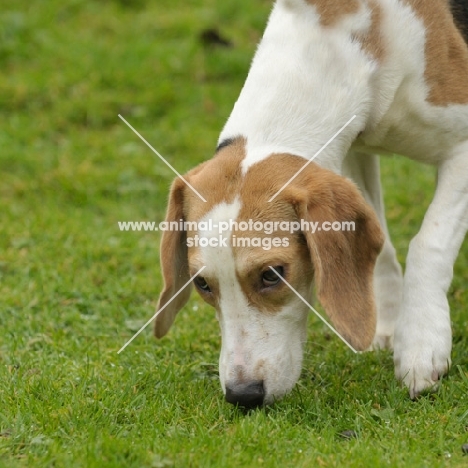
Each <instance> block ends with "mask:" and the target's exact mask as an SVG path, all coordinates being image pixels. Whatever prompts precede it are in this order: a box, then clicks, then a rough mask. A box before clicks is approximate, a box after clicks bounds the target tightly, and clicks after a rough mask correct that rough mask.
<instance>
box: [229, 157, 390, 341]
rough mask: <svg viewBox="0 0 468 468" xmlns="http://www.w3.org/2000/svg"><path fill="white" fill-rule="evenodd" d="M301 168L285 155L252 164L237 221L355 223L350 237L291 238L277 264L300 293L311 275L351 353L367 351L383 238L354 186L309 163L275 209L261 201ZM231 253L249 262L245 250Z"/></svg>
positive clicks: (307, 235)
mask: <svg viewBox="0 0 468 468" xmlns="http://www.w3.org/2000/svg"><path fill="white" fill-rule="evenodd" d="M303 165H304V159H302V158H299V157H297V156H291V155H287V154H281V155H273V156H271V157H269V158H267V159H266V160H264V161H261V162H259V163H257V164H255V165H253V166H252V167H251V168H250V170H249V171H248V172H247V174H246V180H245V182H244V184H243V186H242V190H241V198H242V201H243V204H242V210H241V213H240V215H239V219H259V218H262V217H264V218H265V219H271V218H273V219H283V220H288V221H289V220H301V219H304V220H307V221H318V222H319V223H323V222H325V221H329V222H333V221H341V222H342V221H354V222H355V225H356V230H355V231H354V232H344V231H338V232H337V231H332V230H330V231H316V232H315V234H312V233H311V232H310V231H309V232H304V233H302V234H303V237H302V242H301V240H300V239H301V238H300V237H298V236H296V238H295V239H292V241H293V242H292V248H290V249H289V250H288V249H283V252H282V253H278V254H276V258H278V259H279V260H282V258H281V255H282V256H283V257H286V259H285V260H283V261H284V262H285V263H286V265H287V267H288V266H290V272H289V274H290V275H292V277H289V278H286V279H287V280H288V282H290V283H291V284H292V285H293V287H295V288H297V289H299V288H301V289H299V290H304V288H306V287H307V285H306V284H304V282H310V278H311V275H312V272H313V271H314V273H315V283H316V289H317V293H318V297H319V300H320V302H321V303H322V305H323V306H324V308H325V310H326V311H327V314H328V316H329V317H330V319H331V320H332V322H333V323H334V325H335V327H336V328H337V330H338V331H339V332H340V333H341V334H342V335H343V336H344V337H345V338H346V339H347V340H348V341H349V342H350V343H351V344H352V345H353V346H354V347H356V348H357V349H366V348H367V347H369V346H370V344H371V342H372V339H373V337H374V334H375V326H376V314H375V303H374V294H373V270H374V265H375V261H376V259H377V256H378V254H379V252H380V250H381V248H382V245H383V240H384V238H383V234H382V231H381V229H380V225H379V222H378V220H377V218H376V215H375V214H374V212H373V211H372V209H371V208H370V207H369V206H368V205H367V203H366V202H365V201H364V199H363V197H362V195H361V194H360V193H359V191H358V190H357V188H356V187H355V186H354V184H352V183H351V182H350V181H348V180H347V179H345V178H343V177H340V176H338V175H336V174H334V173H333V172H331V171H328V170H326V169H323V168H321V167H319V166H317V165H316V164H314V163H311V164H309V166H308V167H307V168H306V170H304V171H303V172H301V173H300V174H299V176H298V177H297V178H296V179H294V181H293V182H292V183H291V184H290V185H289V186H288V187H287V188H286V189H285V190H284V192H283V193H282V194H281V195H280V196H279V197H277V198H279V199H280V200H279V201H278V202H277V203H276V204H275V203H274V202H272V203H268V199H269V198H270V197H271V196H272V195H274V194H275V193H276V191H277V190H278V189H279V188H280V187H282V185H283V184H284V183H285V182H286V181H287V180H289V178H290V177H291V176H292V175H293V174H295V173H296V172H297V171H298V170H299V169H300V168H301V167H302V166H303ZM275 200H276V199H275ZM304 239H305V242H306V243H305V244H304ZM257 251H258V249H257ZM236 255H247V257H248V254H246V253H245V251H244V250H241V251H240V252H236ZM257 255H258V254H257ZM265 258H266V261H267V262H269V263H270V264H271V262H272V260H275V255H274V254H273V253H272V252H270V253H266V254H265ZM239 263H240V262H239ZM272 266H273V265H272ZM287 267H286V272H288V268H287ZM287 274H288V273H287ZM243 289H244V292H245V289H246V288H245V285H244V288H243Z"/></svg>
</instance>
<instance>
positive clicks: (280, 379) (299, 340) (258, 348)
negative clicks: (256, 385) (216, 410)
mask: <svg viewBox="0 0 468 468" xmlns="http://www.w3.org/2000/svg"><path fill="white" fill-rule="evenodd" d="M239 211H240V203H239V201H238V200H235V201H234V202H233V203H231V204H226V203H221V204H219V205H216V206H215V207H214V208H213V209H212V210H210V212H209V213H207V214H206V215H205V217H204V218H203V219H202V221H206V222H207V223H208V220H212V223H213V226H216V225H217V224H218V223H219V222H221V221H229V220H230V219H236V218H237V216H238V213H239ZM198 234H199V235H200V236H204V237H208V238H209V237H215V238H217V237H218V236H219V233H218V230H217V229H216V227H215V228H214V229H213V231H210V232H209V231H199V233H198ZM231 234H232V233H231V232H230V231H226V232H224V233H223V236H224V237H226V238H227V239H228V240H229V239H230V238H231ZM200 252H201V256H202V260H203V264H204V265H205V266H206V268H205V270H204V272H203V276H204V277H205V278H207V279H208V280H209V279H210V278H216V280H217V282H218V285H219V296H220V300H219V303H220V304H219V305H220V307H219V310H218V311H217V318H218V321H219V324H220V327H221V343H222V346H221V354H220V358H219V376H220V380H221V386H222V388H223V391H224V392H225V391H226V385H235V384H236V383H239V382H240V381H241V380H242V381H249V380H262V381H263V386H264V391H265V399H264V401H265V403H272V402H273V401H274V399H276V398H279V397H281V396H283V395H284V394H285V393H287V392H288V391H290V390H291V389H292V387H293V386H294V384H295V383H296V381H297V379H298V378H299V374H300V372H301V365H302V346H303V343H304V342H305V339H306V321H307V315H308V309H307V307H305V306H304V304H303V303H302V302H301V301H300V300H299V299H294V300H293V301H292V302H291V303H289V304H288V305H287V307H284V308H283V309H282V310H280V311H279V312H276V313H270V314H265V313H264V312H261V311H259V310H257V309H256V308H254V307H252V306H250V305H249V303H248V300H247V298H246V297H245V295H244V293H243V291H242V289H241V287H240V284H239V282H238V279H237V275H236V271H239V269H240V267H242V265H238V264H237V260H236V258H235V257H234V254H233V251H232V248H230V247H220V248H213V247H205V248H201V249H200ZM301 293H302V294H303V295H304V297H307V296H308V294H309V292H308V291H301Z"/></svg>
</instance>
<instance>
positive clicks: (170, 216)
mask: <svg viewBox="0 0 468 468" xmlns="http://www.w3.org/2000/svg"><path fill="white" fill-rule="evenodd" d="M184 189H185V184H184V182H183V181H182V180H181V179H179V178H177V179H176V180H175V181H174V183H173V184H172V187H171V192H170V195H169V204H168V207H167V213H166V221H167V222H171V221H176V222H177V223H178V222H179V221H180V220H181V219H184ZM161 269H162V274H163V278H164V290H163V292H162V293H161V295H160V296H159V302H158V305H157V307H156V311H159V310H161V309H162V308H163V307H164V306H165V305H166V304H167V303H168V302H169V301H170V300H171V299H172V297H173V296H174V295H175V294H176V293H177V292H178V291H179V290H180V288H181V287H182V286H183V285H184V284H185V283H186V282H187V281H188V280H189V278H190V276H189V269H188V259H187V234H186V232H185V231H182V230H181V231H179V230H177V231H170V230H167V231H163V235H162V240H161ZM191 290H192V284H191V283H190V284H189V285H187V286H186V287H185V288H184V290H183V291H181V292H180V293H179V294H178V296H177V297H176V298H175V299H174V300H173V301H171V302H170V303H169V304H168V305H167V306H166V307H165V308H164V309H163V310H162V311H161V312H160V313H159V314H158V316H157V317H156V321H155V324H154V334H155V335H156V337H157V338H162V337H163V336H164V335H165V334H166V333H167V332H168V331H169V328H170V327H171V325H172V323H173V322H174V319H175V316H176V314H177V312H179V310H180V309H182V307H183V306H184V305H185V304H186V303H187V301H188V300H189V298H190V292H191Z"/></svg>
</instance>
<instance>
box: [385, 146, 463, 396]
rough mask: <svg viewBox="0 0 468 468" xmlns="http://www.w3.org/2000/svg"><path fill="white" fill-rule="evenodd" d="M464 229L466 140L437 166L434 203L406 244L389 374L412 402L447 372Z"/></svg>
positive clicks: (433, 386) (434, 386)
mask: <svg viewBox="0 0 468 468" xmlns="http://www.w3.org/2000/svg"><path fill="white" fill-rule="evenodd" d="M467 229H468V142H465V143H463V144H461V145H458V147H457V148H456V149H455V150H454V151H452V154H451V158H450V159H448V160H446V161H444V162H442V163H441V165H440V166H439V173H438V183H437V188H436V192H435V196H434V199H433V201H432V203H431V205H430V207H429V209H428V211H427V213H426V216H425V218H424V221H423V224H422V227H421V230H420V231H419V233H418V234H417V235H416V237H415V238H414V239H413V240H412V241H411V244H410V248H409V252H408V258H407V264H406V272H405V277H404V288H403V305H402V310H401V313H400V315H399V317H398V320H397V324H396V328H395V337H394V350H395V355H394V359H395V372H396V376H397V377H398V378H399V379H401V380H403V381H404V383H405V384H406V385H407V387H408V388H409V391H410V396H411V398H415V397H416V396H418V394H420V393H421V392H422V391H424V390H428V389H434V388H436V386H437V383H438V380H439V378H440V377H441V376H442V375H443V374H445V373H446V372H447V371H448V368H449V366H450V352H451V347H452V331H451V324H450V311H449V305H448V301H447V291H448V288H449V286H450V283H451V281H452V276H453V264H454V262H455V259H456V256H457V254H458V251H459V249H460V246H461V243H462V242H463V239H464V236H465V234H466V231H467Z"/></svg>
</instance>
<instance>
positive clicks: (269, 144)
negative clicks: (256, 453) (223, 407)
mask: <svg viewBox="0 0 468 468" xmlns="http://www.w3.org/2000/svg"><path fill="white" fill-rule="evenodd" d="M378 3H379V6H380V8H381V10H382V15H381V17H382V24H381V34H382V37H383V43H384V47H385V60H384V62H383V63H382V64H379V63H377V62H376V61H375V60H374V59H373V58H372V57H371V56H370V55H369V54H368V53H367V52H365V51H363V50H362V48H361V46H360V44H359V42H358V41H356V40H352V37H353V34H355V33H358V32H362V31H363V30H365V29H366V28H367V27H369V24H370V15H369V10H368V8H367V2H364V1H363V2H362V6H361V8H360V10H359V11H358V12H357V13H356V14H354V15H348V16H346V17H345V18H344V19H343V21H341V22H338V23H337V24H336V25H334V26H333V27H329V28H323V27H321V26H320V24H319V17H318V15H317V13H316V11H315V8H314V7H312V6H311V5H309V4H306V3H305V2H303V1H302V0H278V1H277V2H276V4H275V6H274V9H273V11H272V14H271V16H270V19H269V22H268V26H267V28H266V31H265V34H264V37H263V39H262V41H261V43H260V45H259V47H258V50H257V53H256V55H255V58H254V60H253V63H252V67H251V69H250V72H249V75H248V77H247V80H246V82H245V85H244V88H243V90H242V92H241V94H240V96H239V99H238V101H237V102H236V104H235V106H234V109H233V111H232V114H231V116H230V117H229V119H228V121H227V123H226V126H225V127H224V129H223V131H222V133H221V136H220V141H222V140H224V139H226V138H229V137H236V136H239V135H241V136H243V137H245V138H246V140H247V155H246V158H245V160H244V161H243V170H244V171H247V170H248V168H249V167H250V166H251V165H253V164H255V163H256V162H258V161H260V160H262V159H264V158H266V157H268V156H269V155H271V154H272V153H278V152H288V153H292V154H296V155H299V156H302V157H304V158H311V157H312V156H313V155H314V154H315V153H316V152H317V150H319V149H320V147H321V146H322V145H323V144H324V143H325V142H326V141H327V140H328V139H329V138H330V137H331V136H332V135H333V134H334V133H335V132H336V131H337V130H338V129H339V128H340V127H341V126H342V125H343V124H344V123H345V122H346V121H347V120H348V119H349V118H350V117H351V116H352V115H353V114H356V115H357V118H356V119H355V120H354V121H353V122H352V124H351V125H350V126H349V127H347V128H346V129H345V130H344V131H343V133H342V134H341V135H340V136H339V137H338V138H337V139H336V140H335V141H334V142H333V143H332V144H331V145H330V146H329V147H328V148H327V149H326V150H325V151H324V152H323V153H322V154H321V155H320V156H319V157H318V158H317V159H316V162H318V163H319V164H321V165H322V166H323V167H326V168H328V169H331V170H333V171H335V172H336V173H338V174H343V175H345V176H348V177H351V178H353V179H354V180H355V182H356V183H357V184H358V185H359V186H360V188H361V190H362V192H363V194H364V196H365V197H366V199H367V200H368V201H369V203H371V204H372V205H373V207H374V208H375V210H376V211H377V213H378V216H379V218H380V220H381V223H382V225H383V228H384V230H385V231H386V233H387V240H386V243H385V246H384V250H383V252H382V254H381V256H380V258H379V261H378V263H377V267H376V280H375V283H376V294H377V303H378V325H377V335H376V339H375V345H376V346H383V345H391V342H392V338H393V333H394V328H395V321H396V319H397V314H398V311H400V314H399V317H398V321H397V324H396V330H395V336H394V347H395V365H396V374H397V376H398V377H399V378H401V379H403V380H404V382H405V383H406V385H407V386H408V387H409V389H410V393H411V395H412V396H414V395H416V394H418V393H419V392H420V391H422V390H424V389H426V388H429V387H431V386H433V385H434V384H435V383H436V381H437V380H438V378H439V375H441V374H443V373H444V372H445V371H446V370H447V368H448V365H449V362H450V350H451V330H450V316H449V306H448V303H447V299H446V293H447V289H448V287H449V284H450V281H451V279H452V266H453V263H454V260H455V257H456V255H457V252H458V250H459V247H460V245H461V243H462V240H463V237H464V235H465V233H466V230H467V227H468V221H467V220H468V105H455V104H453V105H447V106H434V105H431V104H430V103H429V102H427V101H426V98H427V96H428V88H427V85H426V83H425V81H424V70H425V65H426V64H425V60H426V59H425V54H424V52H425V33H426V32H425V27H424V24H423V22H422V21H421V20H420V19H419V18H418V17H417V16H416V15H415V13H414V12H413V11H412V10H411V7H410V6H409V5H407V4H406V3H405V2H403V1H399V0H378ZM375 152H379V153H394V152H395V153H400V154H404V155H406V156H408V157H411V158H413V159H416V160H419V161H425V162H429V163H432V164H436V165H438V167H439V183H438V187H437V191H436V195H435V198H434V201H433V202H432V204H431V206H430V208H429V210H428V212H427V215H426V218H425V220H424V223H423V225H422V227H421V230H420V232H419V233H418V235H417V236H416V237H415V238H414V239H413V241H412V242H411V246H410V250H409V254H408V260H407V271H406V274H405V279H404V285H403V284H402V277H401V269H400V267H399V265H398V262H397V261H396V256H395V251H394V248H393V246H392V244H391V242H390V238H389V237H388V231H387V228H386V225H385V216H384V209H383V203H382V196H381V190H380V183H379V180H378V178H379V171H378V166H375V157H374V156H373V154H374V153H375ZM366 155H368V156H366ZM207 262H208V263H209V264H210V265H209V266H208V267H209V268H215V266H213V265H215V264H217V263H218V264H219V265H221V264H223V265H225V264H227V263H225V262H224V261H223V262H220V261H219V259H218V260H217V259H214V258H213V259H211V260H210V261H208V259H207ZM226 262H227V260H226ZM230 262H231V263H229V265H230V266H229V268H230V273H229V277H226V278H225V280H223V281H224V282H225V285H224V286H223V288H224V289H223V290H224V291H225V292H224V297H223V299H222V304H223V306H222V310H223V312H222V314H224V315H223V317H221V320H220V322H221V328H222V330H224V331H223V334H224V335H223V336H226V340H224V339H223V353H222V358H221V367H222V368H223V371H222V373H223V376H222V379H226V378H231V377H230V376H231V374H230V370H229V369H230V366H231V365H232V363H233V362H237V361H236V359H238V357H236V353H240V354H242V353H245V352H249V353H256V356H262V357H269V356H270V355H269V353H272V355H276V350H275V349H274V348H270V347H269V345H267V344H266V342H263V341H262V340H263V338H262V333H261V327H260V324H261V323H263V321H264V320H266V318H261V316H260V315H258V316H257V315H255V313H253V316H255V317H256V318H255V320H254V321H253V322H252V323H253V324H252V328H249V336H250V338H249V340H250V341H248V343H249V344H247V342H245V343H244V342H242V343H243V344H241V345H239V341H238V338H236V337H238V333H239V330H240V329H241V328H242V327H245V326H246V321H245V317H246V316H245V314H252V311H250V310H249V308H248V307H247V306H246V303H245V298H243V297H242V295H241V291H240V289H239V287H238V286H236V284H235V282H233V279H232V278H234V269H235V262H234V260H233V259H231V260H230ZM240 305H242V307H241V306H240ZM227 310H229V311H230V312H228V313H225V312H224V311H227ZM285 313H286V312H285ZM236 314H237V315H236ZM235 316H237V317H238V318H237V319H236V323H237V325H236V326H234V325H233V323H232V320H233V319H232V317H235ZM275 320H277V324H274V323H273V322H272V323H271V324H269V325H268V326H269V327H270V326H271V327H272V328H274V329H275V330H277V333H282V332H281V331H280V327H282V326H284V324H283V323H281V325H280V320H279V319H275ZM232 326H234V328H233V330H234V331H232V332H231V331H228V329H231V327H232ZM231 333H232V335H231ZM259 339H260V343H261V345H259V344H258V340H259ZM236 343H237V345H238V347H237V348H236ZM254 344H255V346H254ZM226 347H228V348H226ZM255 348H256V349H257V351H254V349H255ZM236 349H237V351H236ZM270 357H271V356H270ZM239 359H240V361H239V362H241V363H242V362H247V357H246V355H245V354H244V355H243V356H240V358H239ZM295 361H297V359H295ZM272 362H273V364H272V366H273V367H275V364H274V361H272ZM283 364H284V363H283ZM283 364H281V365H280V364H278V366H282V365H283ZM273 370H275V369H273ZM273 370H272V369H269V372H273ZM276 370H278V369H276ZM273 373H274V372H273ZM282 373H283V369H281V370H280V374H282ZM294 374H295V375H296V374H298V373H297V372H296V371H295V372H294ZM267 375H268V373H267V372H264V375H263V377H264V378H268V377H266V376H267ZM253 377H255V378H257V376H253ZM292 378H293V376H292V375H291V379H292ZM279 387H281V385H279ZM287 387H289V381H285V382H284V383H283V384H282V387H281V388H280V389H279V390H278V393H284V390H285V389H286V388H287ZM276 391H277V390H276V383H275V392H276Z"/></svg>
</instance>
